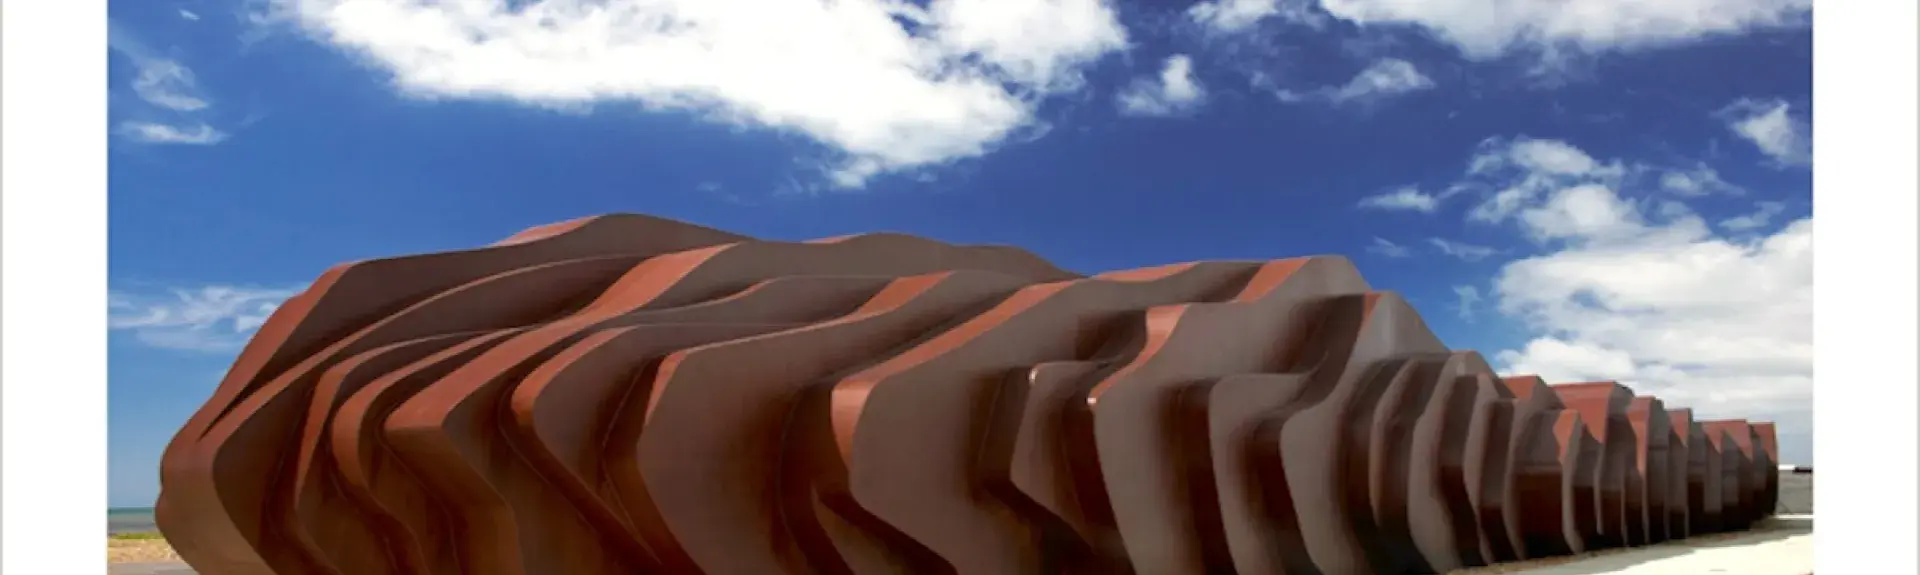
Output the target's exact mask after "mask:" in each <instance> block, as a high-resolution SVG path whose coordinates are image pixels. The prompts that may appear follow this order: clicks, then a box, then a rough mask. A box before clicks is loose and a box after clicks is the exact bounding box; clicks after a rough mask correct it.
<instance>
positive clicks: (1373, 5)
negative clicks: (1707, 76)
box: [1320, 0, 1813, 59]
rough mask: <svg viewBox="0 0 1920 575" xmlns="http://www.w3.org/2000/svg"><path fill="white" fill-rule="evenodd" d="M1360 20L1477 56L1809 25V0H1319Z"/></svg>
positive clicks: (1632, 45)
mask: <svg viewBox="0 0 1920 575" xmlns="http://www.w3.org/2000/svg"><path fill="white" fill-rule="evenodd" d="M1320 5H1321V7H1322V8H1324V9H1325V10H1326V11H1327V12H1328V13H1330V14H1331V15H1332V16H1333V17H1335V18H1340V19H1343V20H1347V21H1349V22H1353V23H1355V24H1359V25H1361V26H1376V25H1391V26H1399V25H1407V26H1416V27H1420V28H1424V29H1426V30H1428V31H1431V32H1432V33H1433V34H1434V35H1435V36H1437V37H1438V38H1440V39H1441V40H1443V41H1446V42H1449V43H1451V44H1453V45H1454V46H1456V47H1458V48H1459V49H1460V50H1461V52H1462V53H1463V54H1465V55H1466V56H1467V57H1469V58H1474V59H1490V58H1496V57H1500V56H1503V55H1506V54H1508V53H1510V52H1512V51H1516V50H1525V51H1533V52H1545V53H1548V54H1549V55H1551V54H1552V53H1554V52H1558V51H1562V50H1575V51H1579V52H1585V53H1598V52H1605V51H1625V50H1634V49H1641V48H1653V47H1659V46H1670V45H1677V44H1682V43H1687V42H1691V41H1696V40H1700V39H1704V38H1709V37H1714V36H1725V35H1734V34H1740V33H1743V32H1747V31H1750V30H1756V29H1768V28H1780V27H1786V26H1799V25H1804V24H1805V23H1807V22H1808V21H1809V19H1810V15H1811V11H1812V7H1813V2H1812V0H1668V1H1662V2H1647V1H1644V0H1507V1H1503V2H1498V3H1488V2H1484V1H1481V0H1322V1H1321V2H1320Z"/></svg>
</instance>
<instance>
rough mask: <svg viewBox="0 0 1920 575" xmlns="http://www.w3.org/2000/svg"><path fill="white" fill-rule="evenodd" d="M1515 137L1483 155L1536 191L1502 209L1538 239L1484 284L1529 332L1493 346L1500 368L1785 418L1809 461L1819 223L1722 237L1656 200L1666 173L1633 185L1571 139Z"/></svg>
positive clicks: (1712, 413)
mask: <svg viewBox="0 0 1920 575" xmlns="http://www.w3.org/2000/svg"><path fill="white" fill-rule="evenodd" d="M1562 146H1564V147H1562ZM1511 148H1512V146H1510V145H1509V146H1499V147H1496V151H1499V152H1500V154H1501V155H1500V156H1499V158H1498V159H1495V160H1489V161H1488V162H1487V163H1484V164H1479V165H1481V166H1484V167H1488V168H1490V169H1489V170H1488V172H1487V173H1501V174H1504V177H1503V178H1493V179H1489V180H1488V181H1487V182H1486V183H1487V185H1488V186H1489V187H1492V188H1495V189H1521V188H1524V189H1535V190H1538V193H1527V194H1521V195H1519V196H1516V197H1517V198H1518V199H1516V200H1514V202H1513V203H1512V205H1511V206H1510V208H1511V210H1510V214H1511V215H1512V217H1511V218H1509V219H1507V220H1502V221H1511V222H1512V223H1514V224H1515V225H1516V226H1517V229H1518V230H1519V231H1520V232H1523V233H1524V234H1526V235H1528V236H1529V237H1531V238H1533V239H1534V240H1535V241H1537V242H1539V245H1540V251H1539V252H1538V253H1536V254H1534V255H1530V256H1526V257H1522V258H1520V259H1517V260H1514V261H1510V262H1507V263H1505V264H1503V265H1502V267H1501V270H1500V272H1499V273H1498V274H1497V275H1496V277H1495V281H1494V285H1493V289H1492V291H1491V292H1490V293H1489V294H1488V296H1487V299H1488V301H1489V302H1491V304H1492V305H1493V306H1494V307H1495V309H1498V310H1499V311H1500V312H1501V313H1502V314H1503V315H1504V316H1507V317H1510V318H1513V319H1515V320H1518V321H1519V322H1520V324H1521V325H1522V326H1524V327H1525V329H1526V330H1527V331H1528V332H1529V335H1528V336H1527V337H1528V341H1526V342H1525V343H1524V344H1522V345H1519V346H1517V347H1516V348H1514V349H1507V350H1504V351H1500V352H1498V353H1496V354H1494V355H1493V357H1494V359H1495V362H1496V364H1497V367H1499V368H1500V369H1501V370H1502V371H1503V372H1505V373H1536V374H1539V375H1541V376H1543V377H1546V378H1547V379H1548V380H1549V381H1552V382H1572V381H1583V380H1617V381H1620V382H1622V383H1625V384H1627V385H1629V386H1632V387H1634V388H1635V390H1636V391H1637V392H1640V393H1651V394H1656V395H1659V396H1660V397H1662V398H1663V399H1665V400H1667V403H1668V405H1670V406H1687V407H1693V408H1695V409H1696V410H1697V414H1698V415H1699V416H1700V417H1703V418H1723V417H1746V418H1754V419H1763V420H1774V421H1778V422H1779V423H1780V424H1781V425H1782V443H1783V446H1784V449H1785V452H1786V454H1787V456H1788V458H1789V459H1794V460H1797V461H1808V460H1810V458H1811V447H1810V446H1811V431H1812V428H1811V422H1812V419H1811V410H1810V409H1809V405H1810V404H1811V401H1812V394H1813V379H1812V374H1813V367H1812V365H1813V364H1812V361H1813V356H1812V351H1813V340H1812V293H1813V275H1812V262H1813V251H1812V245H1813V244H1812V238H1813V235H1812V232H1813V222H1812V220H1811V219H1810V218H1803V219H1799V220H1796V221H1793V222H1790V223H1787V224H1786V225H1785V226H1784V227H1782V228H1780V229H1778V230H1777V231H1774V232H1773V233H1771V234H1768V235H1758V236H1756V235H1752V234H1739V235H1722V234H1718V233H1716V232H1715V231H1714V228H1712V227H1710V226H1709V225H1708V224H1707V223H1706V221H1704V220H1703V219H1701V217H1700V216H1699V215H1697V214H1696V213H1695V212H1694V210H1692V209H1690V208H1689V207H1687V206H1686V205H1685V204H1682V203H1680V202H1678V201H1675V200H1672V199H1657V196H1656V194H1658V193H1659V189H1658V188H1659V187H1660V182H1657V181H1648V182H1646V184H1647V185H1649V186H1650V187H1651V188H1652V189H1647V190H1638V189H1628V188H1623V187H1622V186H1630V185H1634V182H1630V181H1627V180H1626V179H1623V178H1620V177H1618V172H1619V170H1616V169H1614V168H1613V167H1612V166H1616V165H1617V164H1603V163H1600V162H1596V161H1593V159H1592V157H1591V156H1589V155H1587V154H1586V153H1585V152H1583V151H1580V150H1578V149H1577V148H1573V147H1572V146H1566V145H1564V144H1563V143H1559V145H1555V146H1541V147H1539V148H1538V149H1536V150H1535V151H1534V153H1520V154H1516V153H1513V150H1512V149H1511ZM1488 151H1489V150H1488V149H1484V148H1483V150H1482V151H1481V152H1482V155H1485V154H1486V153H1487V152H1488ZM1543 152H1544V153H1543ZM1523 158H1524V159H1525V160H1523ZM1502 162H1504V164H1503V165H1500V166H1495V165H1494V164H1496V163H1502ZM1494 167H1498V168H1499V169H1491V168H1494ZM1623 189H1628V192H1625V193H1623V191H1622V190H1623ZM1635 198H1639V199H1635ZM1761 210H1762V212H1761V213H1766V214H1768V215H1767V216H1766V217H1772V216H1773V215H1777V214H1778V213H1779V208H1767V207H1765V206H1762V207H1761ZM1768 210H1772V211H1768ZM1722 227H1723V228H1727V229H1733V228H1736V227H1740V224H1735V225H1734V226H1727V225H1726V223H1724V222H1723V223H1722ZM1759 227H1762V226H1760V225H1755V226H1753V227H1749V228H1747V230H1754V229H1757V228H1759Z"/></svg>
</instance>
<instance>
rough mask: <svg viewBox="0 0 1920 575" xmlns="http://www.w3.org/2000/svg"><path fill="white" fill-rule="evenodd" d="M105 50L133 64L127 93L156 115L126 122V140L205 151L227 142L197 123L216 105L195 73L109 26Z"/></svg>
mask: <svg viewBox="0 0 1920 575" xmlns="http://www.w3.org/2000/svg"><path fill="white" fill-rule="evenodd" d="M196 18H197V16H196ZM107 47H109V48H111V49H112V50H113V51H114V52H116V53H118V54H120V55H121V56H124V57H126V59H127V61H128V62H131V63H132V64H133V66H134V69H135V74H134V78H133V81H132V82H131V83H130V84H129V88H131V89H132V90H133V94H134V95H135V96H137V97H138V98H140V100H141V101H144V102H146V103H147V104H149V105H152V106H153V107H154V108H155V111H156V114H140V116H141V119H139V120H133V121H127V122H122V123H121V125H120V129H119V132H120V133H121V134H122V135H125V136H127V137H128V138H131V139H133V140H134V141H137V142H142V143H150V144H200V145H205V144H215V143H219V142H220V141H221V140H224V139H226V134H224V133H222V132H220V131H219V130H217V129H215V128H214V127H213V126H212V125H211V124H208V123H206V122H205V121H203V120H200V119H198V118H199V116H200V114H201V113H204V112H206V111H207V109H208V108H210V107H212V105H213V104H212V103H211V102H209V101H208V100H207V97H206V96H205V94H204V93H203V92H202V90H201V89H200V86H199V83H198V82H197V81H196V79H195V77H194V74H193V70H192V69H189V68H187V67H186V66H185V65H183V64H181V63H180V62H179V61H178V60H174V59H172V58H167V57H164V56H162V55H160V53H159V52H156V51H154V50H153V49H152V48H149V47H147V45H146V43H144V42H141V41H140V40H139V39H138V38H136V37H134V36H133V34H132V33H131V32H129V31H127V30H125V29H123V28H121V27H119V26H118V25H116V24H113V23H111V22H109V23H108V25H107Z"/></svg>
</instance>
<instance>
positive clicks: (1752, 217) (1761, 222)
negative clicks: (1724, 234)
mask: <svg viewBox="0 0 1920 575" xmlns="http://www.w3.org/2000/svg"><path fill="white" fill-rule="evenodd" d="M1786 209H1787V205H1786V204H1784V203H1781V202H1759V203H1758V204H1756V206H1755V208H1754V211H1753V213H1750V214H1746V215H1742V216H1735V217H1731V218H1727V219H1724V220H1720V227H1722V228H1726V229H1727V231H1732V232H1748V231H1753V230H1757V229H1760V228H1764V227H1767V224H1770V223H1772V222H1773V217H1774V216H1778V215H1780V212H1781V211H1784V210H1786Z"/></svg>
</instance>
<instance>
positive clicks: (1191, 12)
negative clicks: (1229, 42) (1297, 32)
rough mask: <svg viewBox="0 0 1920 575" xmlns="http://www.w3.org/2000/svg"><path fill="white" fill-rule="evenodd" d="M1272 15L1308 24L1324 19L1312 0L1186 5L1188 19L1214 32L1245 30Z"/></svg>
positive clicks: (1211, 0) (1215, 1) (1232, 0)
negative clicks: (1314, 8) (1314, 9)
mask: <svg viewBox="0 0 1920 575" xmlns="http://www.w3.org/2000/svg"><path fill="white" fill-rule="evenodd" d="M1273 17H1279V18H1281V19H1283V20H1286V21H1288V22H1293V23H1297V24H1302V25H1306V26H1310V27H1318V26H1320V25H1321V23H1322V22H1323V21H1324V20H1325V16H1323V15H1322V14H1321V13H1318V12H1315V11H1313V1H1312V0H1203V1H1202V2H1199V3H1196V4H1194V5H1193V6H1190V7H1188V8H1187V19H1188V20H1192V21H1193V22H1194V23H1196V24H1199V25H1201V26H1203V27H1205V28H1206V30H1207V31H1209V32H1212V33H1216V34H1232V33H1237V32H1245V31H1247V30H1249V29H1251V28H1253V27H1254V25H1256V24H1259V23H1260V22H1261V21H1262V20H1266V19H1268V18H1273Z"/></svg>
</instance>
